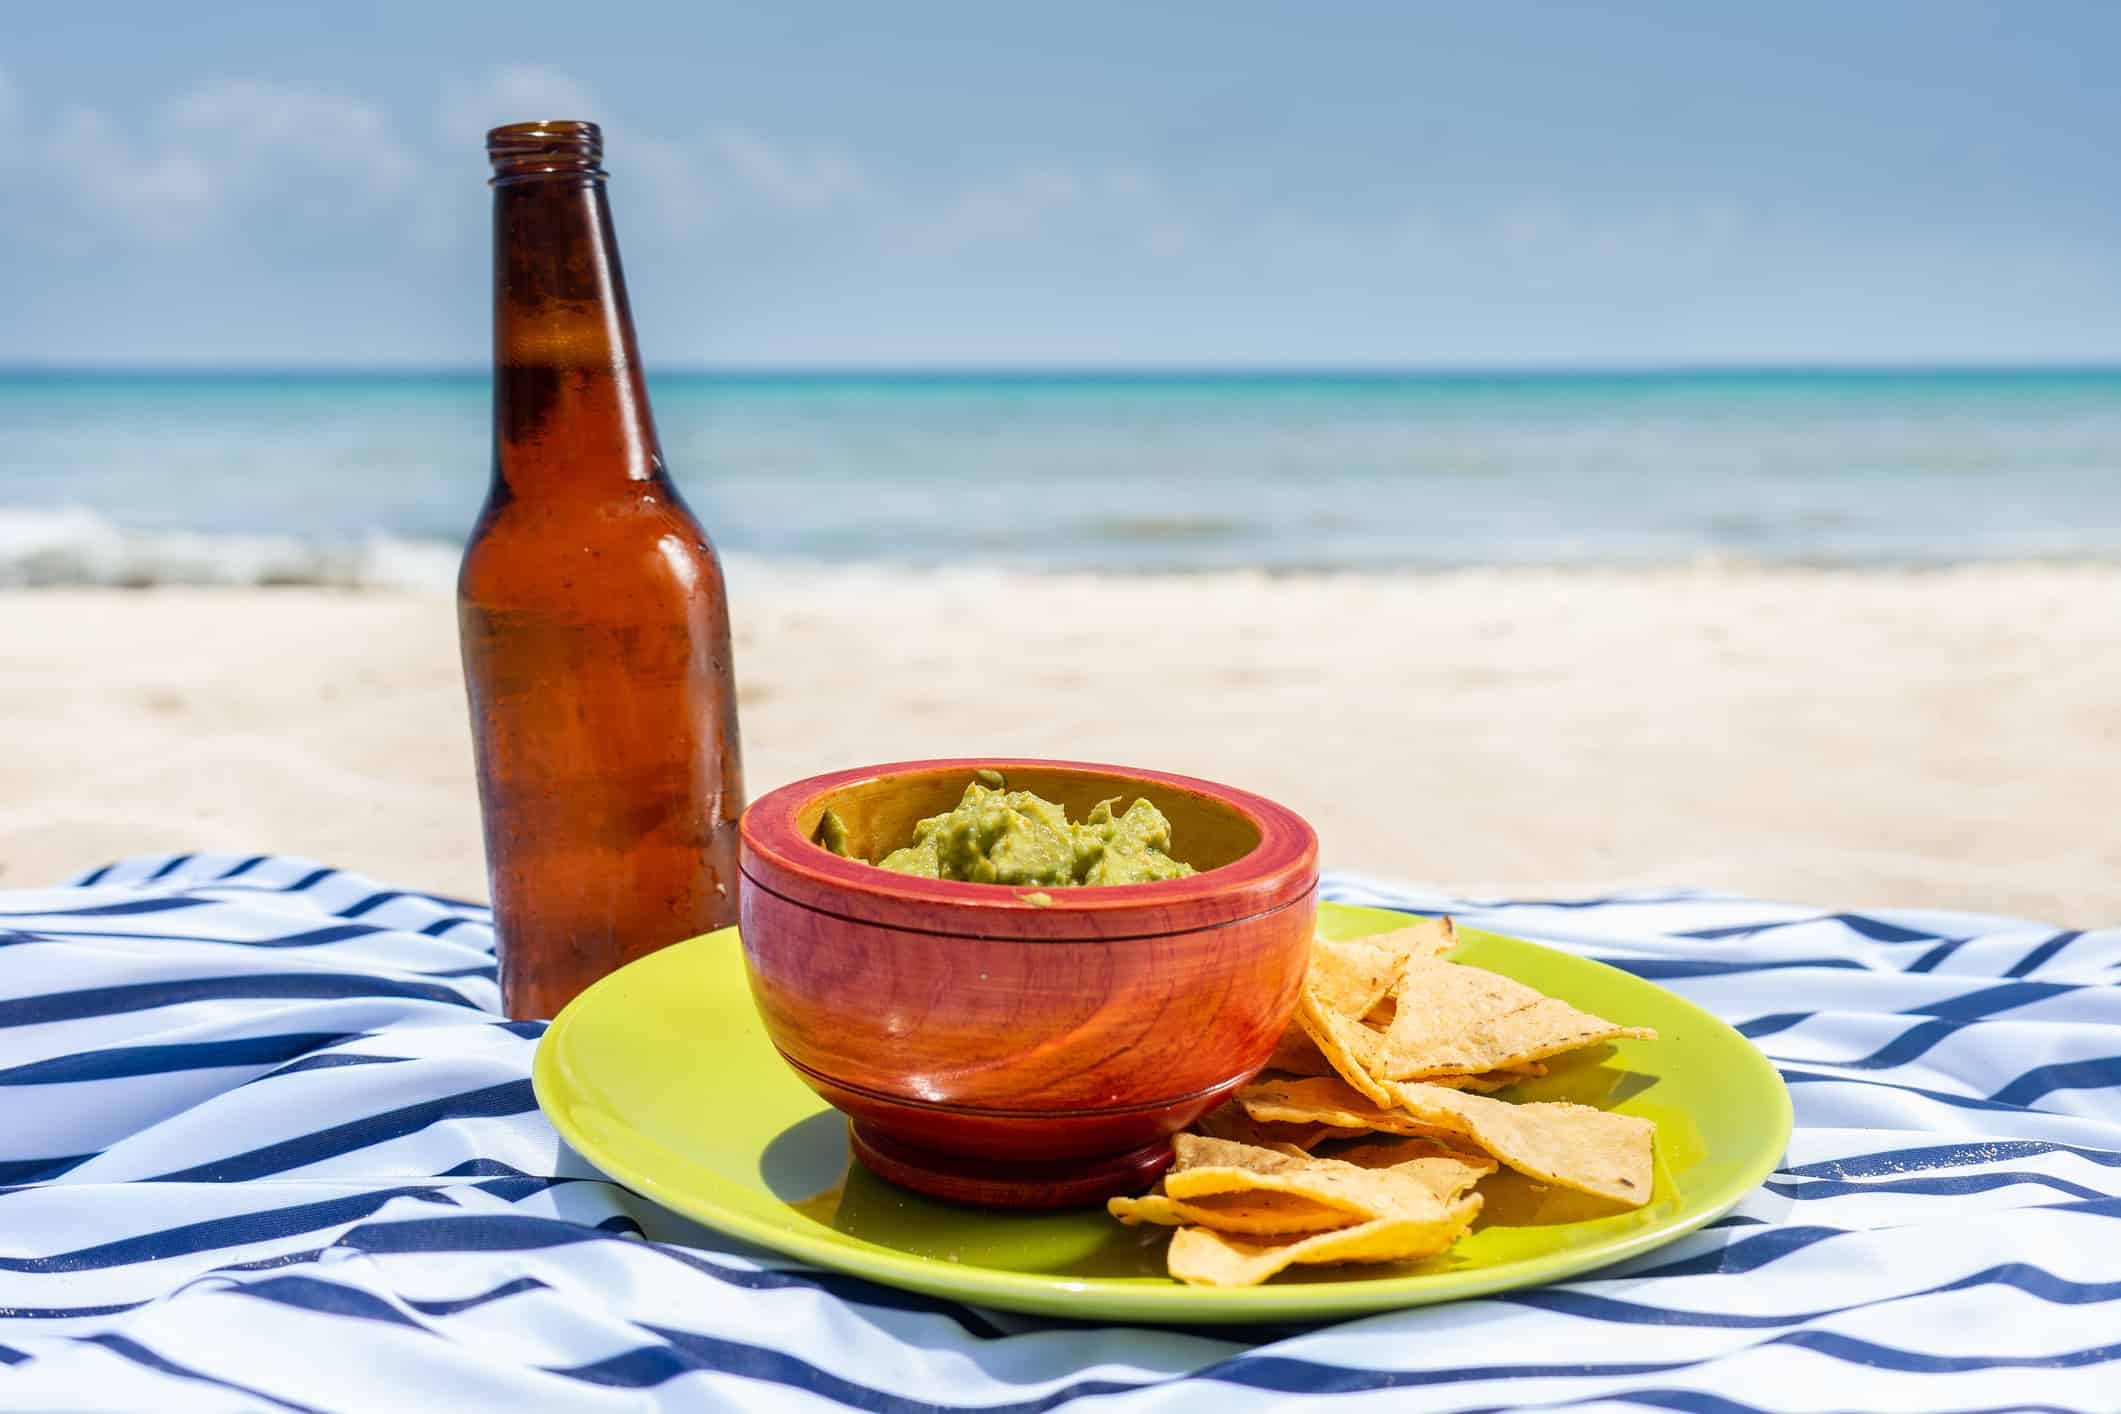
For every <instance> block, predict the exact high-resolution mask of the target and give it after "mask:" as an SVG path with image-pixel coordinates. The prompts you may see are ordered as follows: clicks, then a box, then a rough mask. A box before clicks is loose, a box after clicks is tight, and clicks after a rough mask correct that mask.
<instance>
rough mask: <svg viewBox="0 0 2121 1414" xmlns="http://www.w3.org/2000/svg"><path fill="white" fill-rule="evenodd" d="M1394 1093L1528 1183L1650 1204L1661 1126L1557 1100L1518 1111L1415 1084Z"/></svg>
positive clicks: (1405, 1105)
mask: <svg viewBox="0 0 2121 1414" xmlns="http://www.w3.org/2000/svg"><path fill="white" fill-rule="evenodd" d="M1393 1088H1394V1089H1395V1090H1397V1091H1398V1092H1399V1103H1400V1108H1401V1109H1403V1110H1405V1111H1406V1112H1407V1113H1409V1114H1411V1115H1413V1116H1414V1117H1415V1118H1416V1119H1418V1120H1421V1121H1422V1122H1424V1123H1427V1124H1433V1125H1435V1126H1437V1127H1438V1128H1440V1129H1455V1130H1457V1131H1458V1132H1460V1133H1462V1134H1464V1135H1465V1136H1466V1137H1467V1138H1468V1139H1470V1140H1472V1141H1473V1142H1474V1143H1475V1144H1476V1145H1478V1146H1479V1147H1480V1148H1482V1149H1484V1150H1486V1151H1487V1152H1488V1153H1490V1154H1493V1155H1494V1156H1495V1157H1496V1158H1497V1159H1500V1160H1501V1161H1502V1162H1503V1163H1505V1164H1508V1165H1509V1166H1510V1167H1511V1168H1513V1169H1516V1170H1517V1171H1518V1172H1519V1173H1521V1174H1524V1175H1525V1176H1527V1177H1529V1178H1536V1179H1539V1180H1540V1181H1541V1182H1543V1183H1553V1184H1558V1185H1560V1186H1561V1187H1563V1188H1573V1189H1575V1190H1576V1191H1577V1192H1579V1193H1591V1194H1595V1195H1597V1196H1598V1197H1601V1198H1610V1199H1612V1200H1613V1201H1614V1202H1616V1203H1626V1204H1628V1205H1629V1206H1631V1207H1636V1206H1640V1205H1641V1204H1644V1203H1647V1202H1649V1201H1650V1187H1651V1183H1652V1177H1651V1166H1652V1162H1653V1160H1652V1157H1651V1145H1652V1142H1653V1136H1654V1135H1655V1134H1656V1133H1657V1126H1656V1125H1654V1124H1652V1123H1651V1122H1650V1121H1648V1120H1646V1119H1642V1118H1640V1117H1638V1116H1635V1115H1624V1114H1614V1113H1613V1112H1611V1111H1609V1110H1596V1109H1592V1108H1591V1107H1590V1106H1589V1105H1571V1104H1565V1103H1560V1102H1556V1101H1543V1102H1541V1103H1538V1104H1531V1105H1513V1104H1510V1103H1509V1102H1508V1101H1506V1100H1491V1099H1489V1098H1488V1097H1487V1096H1485V1095H1464V1094H1460V1093H1459V1092H1458V1091H1456V1090H1443V1089H1439V1088H1438V1087H1436V1086H1434V1085H1422V1084H1420V1083H1418V1082H1413V1081H1406V1082H1400V1083H1397V1084H1395V1085H1394V1086H1393Z"/></svg>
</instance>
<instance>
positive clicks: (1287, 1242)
mask: <svg viewBox="0 0 2121 1414" xmlns="http://www.w3.org/2000/svg"><path fill="white" fill-rule="evenodd" d="M1479 1211H1480V1199H1479V1198H1478V1197H1469V1198H1462V1199H1460V1200H1459V1201H1458V1202H1457V1203H1455V1204H1453V1205H1451V1206H1450V1207H1448V1208H1442V1207H1439V1209H1438V1212H1437V1214H1436V1215H1435V1216H1433V1217H1426V1218H1385V1219H1381V1220H1379V1221H1377V1222H1369V1223H1363V1224H1361V1225H1359V1226H1356V1227H1349V1228H1342V1229H1341V1230H1340V1231H1338V1232H1321V1233H1317V1234H1314V1235H1312V1236H1310V1237H1298V1238H1283V1239H1281V1240H1279V1241H1276V1240H1273V1239H1247V1238H1244V1237H1237V1236H1232V1235H1229V1234H1226V1233H1219V1232H1213V1231H1211V1230H1209V1229H1207V1228H1204V1227H1187V1228H1180V1229H1179V1230H1178V1231H1177V1232H1175V1233H1173V1234H1172V1235H1171V1251H1170V1255H1169V1257H1168V1258H1167V1259H1166V1260H1167V1261H1168V1262H1169V1264H1170V1270H1171V1275H1172V1276H1174V1277H1176V1278H1178V1279H1179V1280H1180V1281H1182V1282H1185V1283H1186V1284H1188V1285H1189V1286H1257V1285H1259V1284H1260V1283H1261V1282H1263V1281H1265V1280H1266V1279H1267V1278H1268V1277H1271V1276H1273V1275H1274V1274H1275V1273H1276V1272H1279V1271H1283V1270H1285V1269H1286V1268H1288V1267H1291V1266H1294V1265H1296V1264H1298V1263H1327V1262H1405V1261H1412V1260H1413V1259H1415V1258H1418V1257H1428V1256H1432V1255H1434V1254H1435V1253H1438V1252H1441V1251H1443V1250H1444V1249H1445V1248H1446V1247H1449V1246H1450V1245H1451V1244H1452V1243H1453V1242H1456V1241H1457V1240H1458V1239H1459V1237H1460V1236H1462V1235H1463V1234H1464V1232H1465V1230H1466V1229H1467V1227H1469V1226H1471V1224H1472V1221H1473V1217H1474V1215H1475V1214H1477V1213H1478V1212H1479Z"/></svg>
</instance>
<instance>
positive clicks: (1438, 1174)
mask: <svg viewBox="0 0 2121 1414" xmlns="http://www.w3.org/2000/svg"><path fill="white" fill-rule="evenodd" d="M1332 1157H1333V1158H1334V1160H1335V1161H1337V1162H1339V1163H1343V1164H1353V1165H1355V1167H1357V1168H1363V1169H1390V1170H1392V1171H1393V1172H1394V1173H1402V1174H1406V1175H1407V1176H1408V1177H1410V1178H1413V1179H1415V1180H1416V1181H1418V1182H1419V1183H1421V1184H1422V1186H1423V1187H1425V1188H1427V1189H1428V1190H1429V1191H1430V1192H1431V1193H1434V1194H1435V1195H1436V1196H1437V1197H1438V1198H1440V1199H1442V1200H1443V1201H1444V1202H1446V1203H1448V1202H1450V1201H1451V1200H1452V1199H1454V1198H1456V1197H1458V1195H1459V1194H1461V1193H1464V1192H1466V1191H1467V1190H1468V1189H1470V1188H1471V1187H1472V1186H1473V1185H1474V1184H1476V1183H1478V1182H1480V1180H1482V1179H1483V1178H1486V1177H1487V1176H1488V1175H1489V1174H1491V1173H1493V1172H1495V1161H1494V1160H1493V1159H1491V1158H1489V1157H1487V1156H1486V1155H1485V1154H1468V1153H1463V1152H1461V1151H1460V1150H1457V1149H1453V1148H1451V1147H1450V1146H1448V1145H1446V1144H1444V1143H1441V1142H1440V1141H1436V1140H1429V1139H1406V1140H1396V1141H1395V1140H1389V1139H1386V1140H1377V1141H1373V1142H1371V1143H1367V1144H1351V1145H1349V1146H1347V1147H1346V1148H1344V1149H1337V1150H1335V1151H1334V1152H1333V1155H1332Z"/></svg>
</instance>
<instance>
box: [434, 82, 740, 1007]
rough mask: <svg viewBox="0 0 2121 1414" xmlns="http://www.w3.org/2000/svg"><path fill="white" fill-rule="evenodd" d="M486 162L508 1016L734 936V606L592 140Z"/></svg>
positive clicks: (568, 126) (496, 876)
mask: <svg viewBox="0 0 2121 1414" xmlns="http://www.w3.org/2000/svg"><path fill="white" fill-rule="evenodd" d="M486 148H487V155H488V156H489V157H490V158H491V159H492V162H493V172H494V175H493V183H492V185H493V197H494V201H493V217H494V227H493V233H494V247H493V248H494V298H493V319H494V346H493V357H494V370H493V376H494V386H493V413H494V440H493V449H494V455H493V482H492V486H491V489H490V490H489V491H488V493H487V498H486V505H485V508H484V510H482V511H481V513H480V515H479V520H478V525H477V527H476V528H475V529H474V530H473V532H472V536H471V542H470V544H469V545H468V546H467V547H466V548H465V551H464V563H463V568H462V570H461V572H460V574H459V576H458V581H457V609H458V627H459V631H460V633H461V635H462V643H463V652H464V683H465V688H466V692H467V695H468V696H469V698H470V701H471V732H472V742H473V749H474V753H475V755H476V758H477V764H478V776H479V804H480V808H481V811H482V814H483V816H484V822H485V832H486V868H487V876H488V880H489V882H490V884H491V886H492V890H493V907H494V923H495V927H496V933H497V937H498V951H499V955H500V965H501V997H502V1002H503V1005H504V1006H505V1007H506V1008H507V1011H508V1014H509V1015H510V1016H511V1017H517V1018H524V1017H549V1016H552V1015H553V1014H554V1013H555V1012H557V1011H558V1010H559V1009H560V1007H561V1006H563V1005H565V1004H566V1002H567V1001H568V999H569V998H571V997H573V996H574V995H575V993H577V992H579V991H581V990H582V988H584V987H586V986H588V985H589V984H590V983H591V982H594V981H595V980H596V979H597V978H599V977H601V976H603V975H604V974H605V973H607V972H610V971H611V970H612V969H613V968H616V967H617V966H619V965H620V964H621V963H624V962H628V961H631V960H632V959H634V958H637V957H640V956H641V955H642V954H644V953H648V952H652V951H653V950H655V949H656V948H659V947H663V946H665V945H667V944H670V943H674V942H678V941H680V940H681V939H684V938H689V937H692V936H693V935H695V934H698V933H703V932H706V931H708V930H710V929H713V928H719V927H721V926H723V925H725V924H728V923H733V922H735V921H736V887H737V863H736V818H737V816H738V814H739V813H740V812H741V811H742V809H743V804H744V788H743V777H742V771H741V768H740V766H739V763H738V748H737V723H736V690H735V686H734V684H733V682H732V680H731V674H730V662H729V612H728V605H727V603H726V601H725V598H724V594H723V587H722V570H721V565H720V563H719V562H718V561H717V560H716V558H715V553H714V550H713V547H712V546H710V545H709V544H708V542H707V536H706V534H705V532H703V531H702V530H701V529H700V525H699V522H698V521H696V520H695V519H694V518H693V515H692V512H691V511H690V510H688V509H687V508H686V506H685V503H684V500H683V499H682V498H681V497H680V496H679V495H678V491H677V487H676V486H674V485H673V484H672V483H671V481H670V478H669V476H668V475H667V474H666V472H665V471H664V468H663V457H662V451H661V449H660V448H659V447H658V446H657V444H656V435H655V424H654V422H653V420H652V419H651V418H650V416H649V412H648V391H647V387H646V385H645V383H644V382H643V380H642V377H641V365H640V358H639V355H638V353H637V351H636V349H635V346H634V337H633V317H632V314H631V312H630V311H629V310H628V308H627V304H626V284H625V280H624V278H623V277H622V275H621V274H620V270H619V248H618V244H617V242H616V240H615V239H614V237H613V235H612V229H611V210H610V207H609V206H608V205H607V203H606V200H605V195H604V173H603V171H602V169H601V167H600V165H599V164H600V161H601V158H602V153H603V142H602V137H601V135H600V134H599V133H598V131H597V128H596V126H595V125H594V124H592V123H560V122H550V123H518V124H514V125H512V126H509V127H504V128H496V129H494V130H493V131H492V132H491V133H488V134H487V137H486Z"/></svg>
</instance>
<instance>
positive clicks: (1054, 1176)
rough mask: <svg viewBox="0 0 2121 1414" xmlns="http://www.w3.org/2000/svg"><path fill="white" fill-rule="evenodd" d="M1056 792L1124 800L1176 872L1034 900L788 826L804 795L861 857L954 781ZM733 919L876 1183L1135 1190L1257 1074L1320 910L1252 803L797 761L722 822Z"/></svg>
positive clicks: (958, 1196)
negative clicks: (1191, 1127)
mask: <svg viewBox="0 0 2121 1414" xmlns="http://www.w3.org/2000/svg"><path fill="white" fill-rule="evenodd" d="M982 767H993V768H995V769H997V770H1000V771H1001V772H1003V773H1004V774H1005V775H1006V776H1007V778H1008V783H1009V786H1010V788H1011V789H1013V790H1029V791H1034V792H1036V793H1037V794H1039V795H1042V796H1044V797H1046V798H1047V799H1048V800H1053V801H1057V802H1059V803H1060V804H1062V805H1065V806H1066V807H1067V809H1068V813H1069V816H1070V817H1071V818H1075V819H1080V818H1081V817H1082V816H1083V815H1084V814H1085V813H1086V812H1087V811H1088V810H1089V809H1090V807H1091V806H1092V805H1093V804H1095V803H1096V802H1097V801H1099V800H1102V799H1104V798H1105V797H1107V796H1114V795H1117V796H1122V797H1124V799H1123V800H1122V802H1121V805H1122V808H1124V806H1125V805H1126V804H1127V803H1129V802H1131V801H1132V800H1133V799H1134V798H1135V797H1137V796H1145V797H1147V798H1148V800H1149V801H1150V802H1151V803H1152V804H1154V805H1155V806H1156V807H1157V808H1158V809H1159V810H1161V811H1163V812H1164V814H1165V815H1166V816H1167V817H1168V818H1169V819H1170V821H1171V839H1172V853H1173V854H1175V855H1176V856H1177V857H1178V858H1180V859H1183V860H1185V861H1186V862H1188V863H1190V864H1192V865H1193V866H1194V867H1196V868H1197V869H1199V870H1200V871H1201V872H1200V873H1198V874H1195V875H1193V876H1192V877H1190V878H1185V879H1169V880H1164V881H1161V882H1158V883H1152V884H1125V885H1120V886H1116V887H1104V888H1057V889H1048V890H1043V891H1038V890H1032V889H1028V888H1014V887H1011V886H1008V885H1003V884H966V883H957V882H954V881H945V880H937V879H920V878H914V877H911V876H908V875H904V874H894V873H892V872H890V871H888V870H884V869H878V868H875V867H874V866H872V865H868V864H863V863H860V862H859V861H857V860H852V859H842V858H840V857H839V856H838V855H835V854H833V853H831V852H830V851H828V850H826V849H824V848H823V847H822V846H820V845H817V844H815V843H813V842H812V839H811V836H812V834H813V833H814V832H815V831H816V829H817V823H818V817H819V816H820V815H822V814H823V813H824V811H825V809H826V807H828V806H829V807H831V808H832V810H833V811H834V812H835V813H836V814H837V815H838V816H839V817H840V819H841V820H842V821H844V822H845V823H846V826H847V835H848V844H849V846H850V847H851V848H852V849H853V850H854V851H855V853H857V854H860V855H862V856H864V857H866V858H870V859H880V858H882V857H883V856H884V854H885V853H886V852H888V851H889V850H891V849H894V848H896V847H897V846H899V845H901V844H904V843H905V842H906V841H907V840H909V839H910V838H912V835H913V826H914V823H915V822H916V821H918V820H920V819H921V818H922V817H924V816H928V815H935V814H939V813H941V812H943V811H945V810H948V809H949V808H950V807H952V806H954V805H955V804H957V801H958V797H959V796H960V795H962V794H963V793H964V789H965V784H966V782H968V781H970V780H971V779H972V774H973V772H974V771H976V770H978V769H980V768H982ZM741 833H742V841H743V843H742V854H741V859H742V868H743V882H742V886H741V890H740V899H739V911H740V921H741V931H742V936H743V944H744V959H745V962H746V963H747V964H748V968H749V971H750V975H751V991H752V996H753V997H754V998H755V999H756V1001H757V1003H758V1008H759V1014H760V1015H761V1016H762V1017H764V1018H765V1023H766V1031H767V1034H768V1035H769V1036H771V1037H772V1038H773V1044H774V1045H775V1046H776V1047H777V1048H778V1049H779V1050H780V1053H781V1056H782V1058H783V1059H785V1060H786V1061H787V1062H788V1063H789V1064H790V1065H792V1066H794V1067H795V1070H796V1073H797V1074H799V1075H800V1076H802V1078H803V1079H804V1080H805V1081H807V1082H808V1083H809V1084H810V1086H811V1088H812V1089H814V1090H816V1091H817V1092H818V1093H819V1094H820V1095H822V1096H824V1097H825V1099H826V1100H827V1101H828V1102H829V1103H831V1104H832V1105H833V1106H834V1107H835V1108H837V1109H839V1110H841V1111H842V1112H844V1113H845V1114H846V1115H847V1116H848V1118H849V1119H850V1120H851V1121H852V1135H853V1143H854V1149H855V1152H856V1153H857V1154H858V1155H859V1156H860V1157H861V1159H862V1161H863V1162H864V1163H866V1164H867V1165H868V1166H869V1167H870V1168H871V1169H873V1170H875V1171H876V1172H877V1173H878V1174H880V1175H882V1176H883V1177H885V1178H887V1179H890V1180H891V1181H893V1182H895V1183H900V1184H903V1185H905V1186H906V1187H908V1188H914V1189H918V1190H920V1191H922V1192H924V1193H932V1194H935V1195H937V1196H939V1197H943V1198H950V1199H954V1200H957V1201H959V1202H968V1203H978V1204H982V1205H986V1206H990V1207H1008V1208H1061V1207H1073V1206H1077V1205H1081V1204H1088V1203H1096V1202H1101V1201H1103V1200H1104V1199H1106V1198H1108V1197H1111V1196H1112V1195H1114V1194H1118V1193H1139V1192H1140V1191H1142V1190H1143V1189H1144V1188H1146V1187H1148V1186H1149V1184H1150V1183H1151V1182H1152V1181H1153V1180H1154V1179H1155V1177H1156V1175H1157V1174H1158V1173H1159V1172H1161V1171H1162V1169H1163V1167H1164V1165H1165V1164H1167V1163H1168V1162H1169V1161H1170V1146H1169V1145H1168V1144H1167V1143H1166V1142H1165V1141H1166V1139H1168V1137H1169V1136H1170V1135H1171V1134H1172V1133H1174V1132H1176V1131H1177V1130H1179V1129H1182V1128H1184V1127H1185V1126H1186V1125H1188V1124H1190V1123H1192V1122H1193V1120H1195V1119H1196V1118H1198V1117H1199V1116H1200V1115H1202V1114H1204V1113H1206V1112H1207V1111H1208V1110H1210V1109H1212V1108H1214V1107H1215V1106H1216V1105H1218V1104H1221V1103H1222V1102H1223V1100H1224V1099H1226V1098H1227V1097H1228V1096H1229V1095H1230V1093H1231V1092H1232V1091H1233V1090H1235V1089H1236V1088H1237V1087H1238V1086H1239V1085H1241V1084H1243V1083H1244V1082H1245V1081H1246V1080H1248V1079H1250V1078H1251V1077H1252V1075H1253V1074H1254V1073H1255V1072H1257V1071H1258V1070H1259V1068H1260V1067H1261V1066H1263V1065H1265V1064H1266V1061H1267V1057H1268V1055H1269V1054H1270V1053H1272V1051H1273V1049H1274V1044H1275V1042H1276V1040H1277V1039H1279V1037H1280V1036H1281V1032H1282V1028H1283V1027H1284V1026H1286V1025H1287V1024H1288V1021H1289V1017H1290V1014H1291V1013H1292V1012H1293V1011H1294V1010H1295V1006H1296V995H1297V990H1298V988H1299V987H1300V986H1301V985H1302V981H1303V974H1304V968H1305V965H1306V962H1307V960H1308V958H1309V951H1310V944H1311V932H1312V927H1313V924H1314V922H1315V919H1316V915H1317V911H1318V839H1317V836H1316V835H1314V834H1313V833H1312V831H1311V827H1310V826H1309V825H1307V824H1305V823H1304V822H1303V820H1302V819H1301V818H1299V817H1298V816H1297V815H1295V814H1294V813H1292V812H1291V811H1289V810H1286V809H1284V808H1282V807H1281V806H1279V805H1276V804H1274V803H1273V802H1272V801H1269V800H1264V799H1262V798H1260V797H1259V796H1256V795H1252V794H1249V793H1247V792H1245V791H1241V790H1232V789H1231V788H1230V787H1228V786H1219V785H1215V784H1212V783H1211V782H1208V781H1200V780H1194V779H1192V778H1190V777H1186V776H1173V775H1166V774H1164V773H1162V772H1158V771H1137V770H1129V769H1125V768H1122V767H1117V766H1089V765H1082V764H1078V763H1074V762H1067V761H1012V760H994V759H991V758H978V759H967V760H957V761H908V762H900V763H897V764H893V765H888V766H869V767H864V768H862V769H859V770H853V771H839V772H836V773H834V774H832V775H826V776H813V777H811V778H810V779H808V780H803V781H797V782H796V783H795V784H793V785H789V786H783V787H782V788H781V789H779V790H777V791H774V792H772V793H771V794H769V795H765V796H762V797H760V798H759V799H758V800H757V801H755V802H753V804H752V806H751V808H750V809H748V810H746V811H745V812H744V818H743V823H742V827H741Z"/></svg>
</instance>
